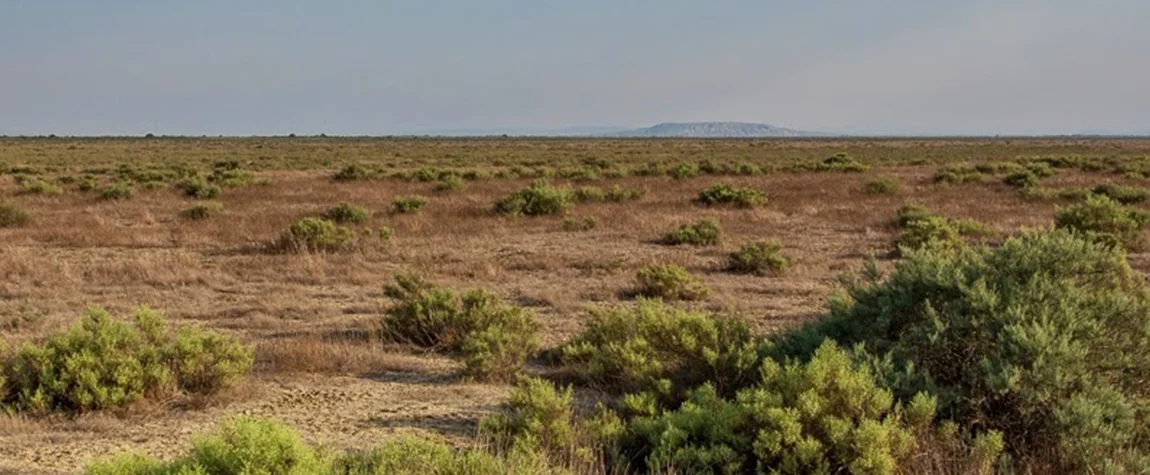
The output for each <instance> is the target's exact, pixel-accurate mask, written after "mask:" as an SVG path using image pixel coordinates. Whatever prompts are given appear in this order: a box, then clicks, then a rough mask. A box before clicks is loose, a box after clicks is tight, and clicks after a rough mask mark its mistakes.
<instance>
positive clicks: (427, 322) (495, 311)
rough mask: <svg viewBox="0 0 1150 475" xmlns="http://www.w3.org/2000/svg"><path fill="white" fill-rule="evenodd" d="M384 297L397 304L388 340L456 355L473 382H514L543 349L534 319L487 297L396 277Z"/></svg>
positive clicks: (386, 329) (387, 325) (390, 314)
mask: <svg viewBox="0 0 1150 475" xmlns="http://www.w3.org/2000/svg"><path fill="white" fill-rule="evenodd" d="M385 293H386V295H387V296H388V297H391V298H392V299H394V300H396V303H395V304H393V305H392V306H391V307H389V308H388V309H387V312H386V313H385V315H384V318H383V335H384V338H385V339H388V340H391V341H398V342H404V343H411V344H414V345H418V346H422V347H428V348H433V349H437V350H441V351H445V352H448V353H450V354H453V355H455V356H457V357H459V358H460V359H462V360H463V363H464V365H465V367H466V368H465V372H466V373H467V374H468V375H469V376H472V377H476V378H481V379H492V380H507V379H510V378H512V377H514V376H515V375H516V374H517V373H518V372H519V371H520V369H522V367H523V364H524V363H525V362H526V361H527V358H528V357H530V356H531V355H532V354H533V353H534V352H535V350H536V349H537V348H538V345H539V343H538V340H537V333H538V324H537V323H536V322H535V316H534V315H533V314H531V313H530V312H528V311H526V310H524V309H522V308H519V307H513V306H509V305H507V304H505V303H503V301H502V300H501V299H499V297H497V296H496V295H494V294H491V293H488V292H486V291H483V290H480V289H473V290H468V291H465V292H462V293H461V292H458V291H456V290H455V289H453V288H450V287H437V286H435V285H432V284H429V283H427V282H425V281H423V280H421V279H419V278H416V277H412V276H406V275H397V276H396V277H395V284H393V285H389V286H387V288H386V289H385Z"/></svg>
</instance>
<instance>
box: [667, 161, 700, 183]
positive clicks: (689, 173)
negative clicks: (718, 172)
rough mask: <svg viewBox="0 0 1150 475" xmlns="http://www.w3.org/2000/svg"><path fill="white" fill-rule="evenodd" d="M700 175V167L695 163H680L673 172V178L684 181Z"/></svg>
mask: <svg viewBox="0 0 1150 475" xmlns="http://www.w3.org/2000/svg"><path fill="white" fill-rule="evenodd" d="M698 175H699V167H698V165H695V164H693V163H680V164H679V165H677V166H676V167H675V168H674V169H672V170H671V178H674V179H676V180H682V179H684V178H691V177H695V176H698Z"/></svg>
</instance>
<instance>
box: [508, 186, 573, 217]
mask: <svg viewBox="0 0 1150 475" xmlns="http://www.w3.org/2000/svg"><path fill="white" fill-rule="evenodd" d="M574 201H575V197H574V194H573V192H572V191H571V189H570V188H567V187H556V186H552V185H551V184H550V183H548V182H547V181H544V180H539V181H535V182H533V183H531V184H530V185H529V186H527V187H526V188H524V189H522V190H519V191H516V192H515V193H512V194H511V195H510V196H507V197H506V198H504V199H502V200H499V201H498V202H496V203H495V212H496V213H498V214H503V215H512V216H517V215H526V216H539V215H547V214H559V213H561V212H563V210H565V209H567V208H569V207H571V206H572V205H573V204H574Z"/></svg>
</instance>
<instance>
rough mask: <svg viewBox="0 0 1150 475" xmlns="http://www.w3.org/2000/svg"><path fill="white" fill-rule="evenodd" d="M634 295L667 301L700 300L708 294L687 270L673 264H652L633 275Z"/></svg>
mask: <svg viewBox="0 0 1150 475" xmlns="http://www.w3.org/2000/svg"><path fill="white" fill-rule="evenodd" d="M635 280H637V281H638V282H639V288H638V289H637V290H636V294H637V295H640V296H643V297H657V298H662V299H667V300H702V299H704V298H706V297H707V293H708V292H709V291H708V290H707V288H706V287H704V286H703V284H702V282H699V279H697V278H695V276H693V275H691V273H690V272H687V269H684V268H682V267H679V266H677V265H675V264H652V265H649V266H647V267H644V268H642V269H639V271H638V272H637V273H636V274H635Z"/></svg>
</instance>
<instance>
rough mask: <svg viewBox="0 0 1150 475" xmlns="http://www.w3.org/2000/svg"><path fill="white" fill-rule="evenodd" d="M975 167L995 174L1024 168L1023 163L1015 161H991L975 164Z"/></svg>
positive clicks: (980, 171) (978, 170) (988, 173)
mask: <svg viewBox="0 0 1150 475" xmlns="http://www.w3.org/2000/svg"><path fill="white" fill-rule="evenodd" d="M974 169H975V170H976V171H977V172H979V173H985V174H987V175H994V174H998V173H1014V172H1016V171H1019V170H1022V165H1019V164H1017V163H1013V162H989V163H980V164H978V165H975V166H974Z"/></svg>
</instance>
